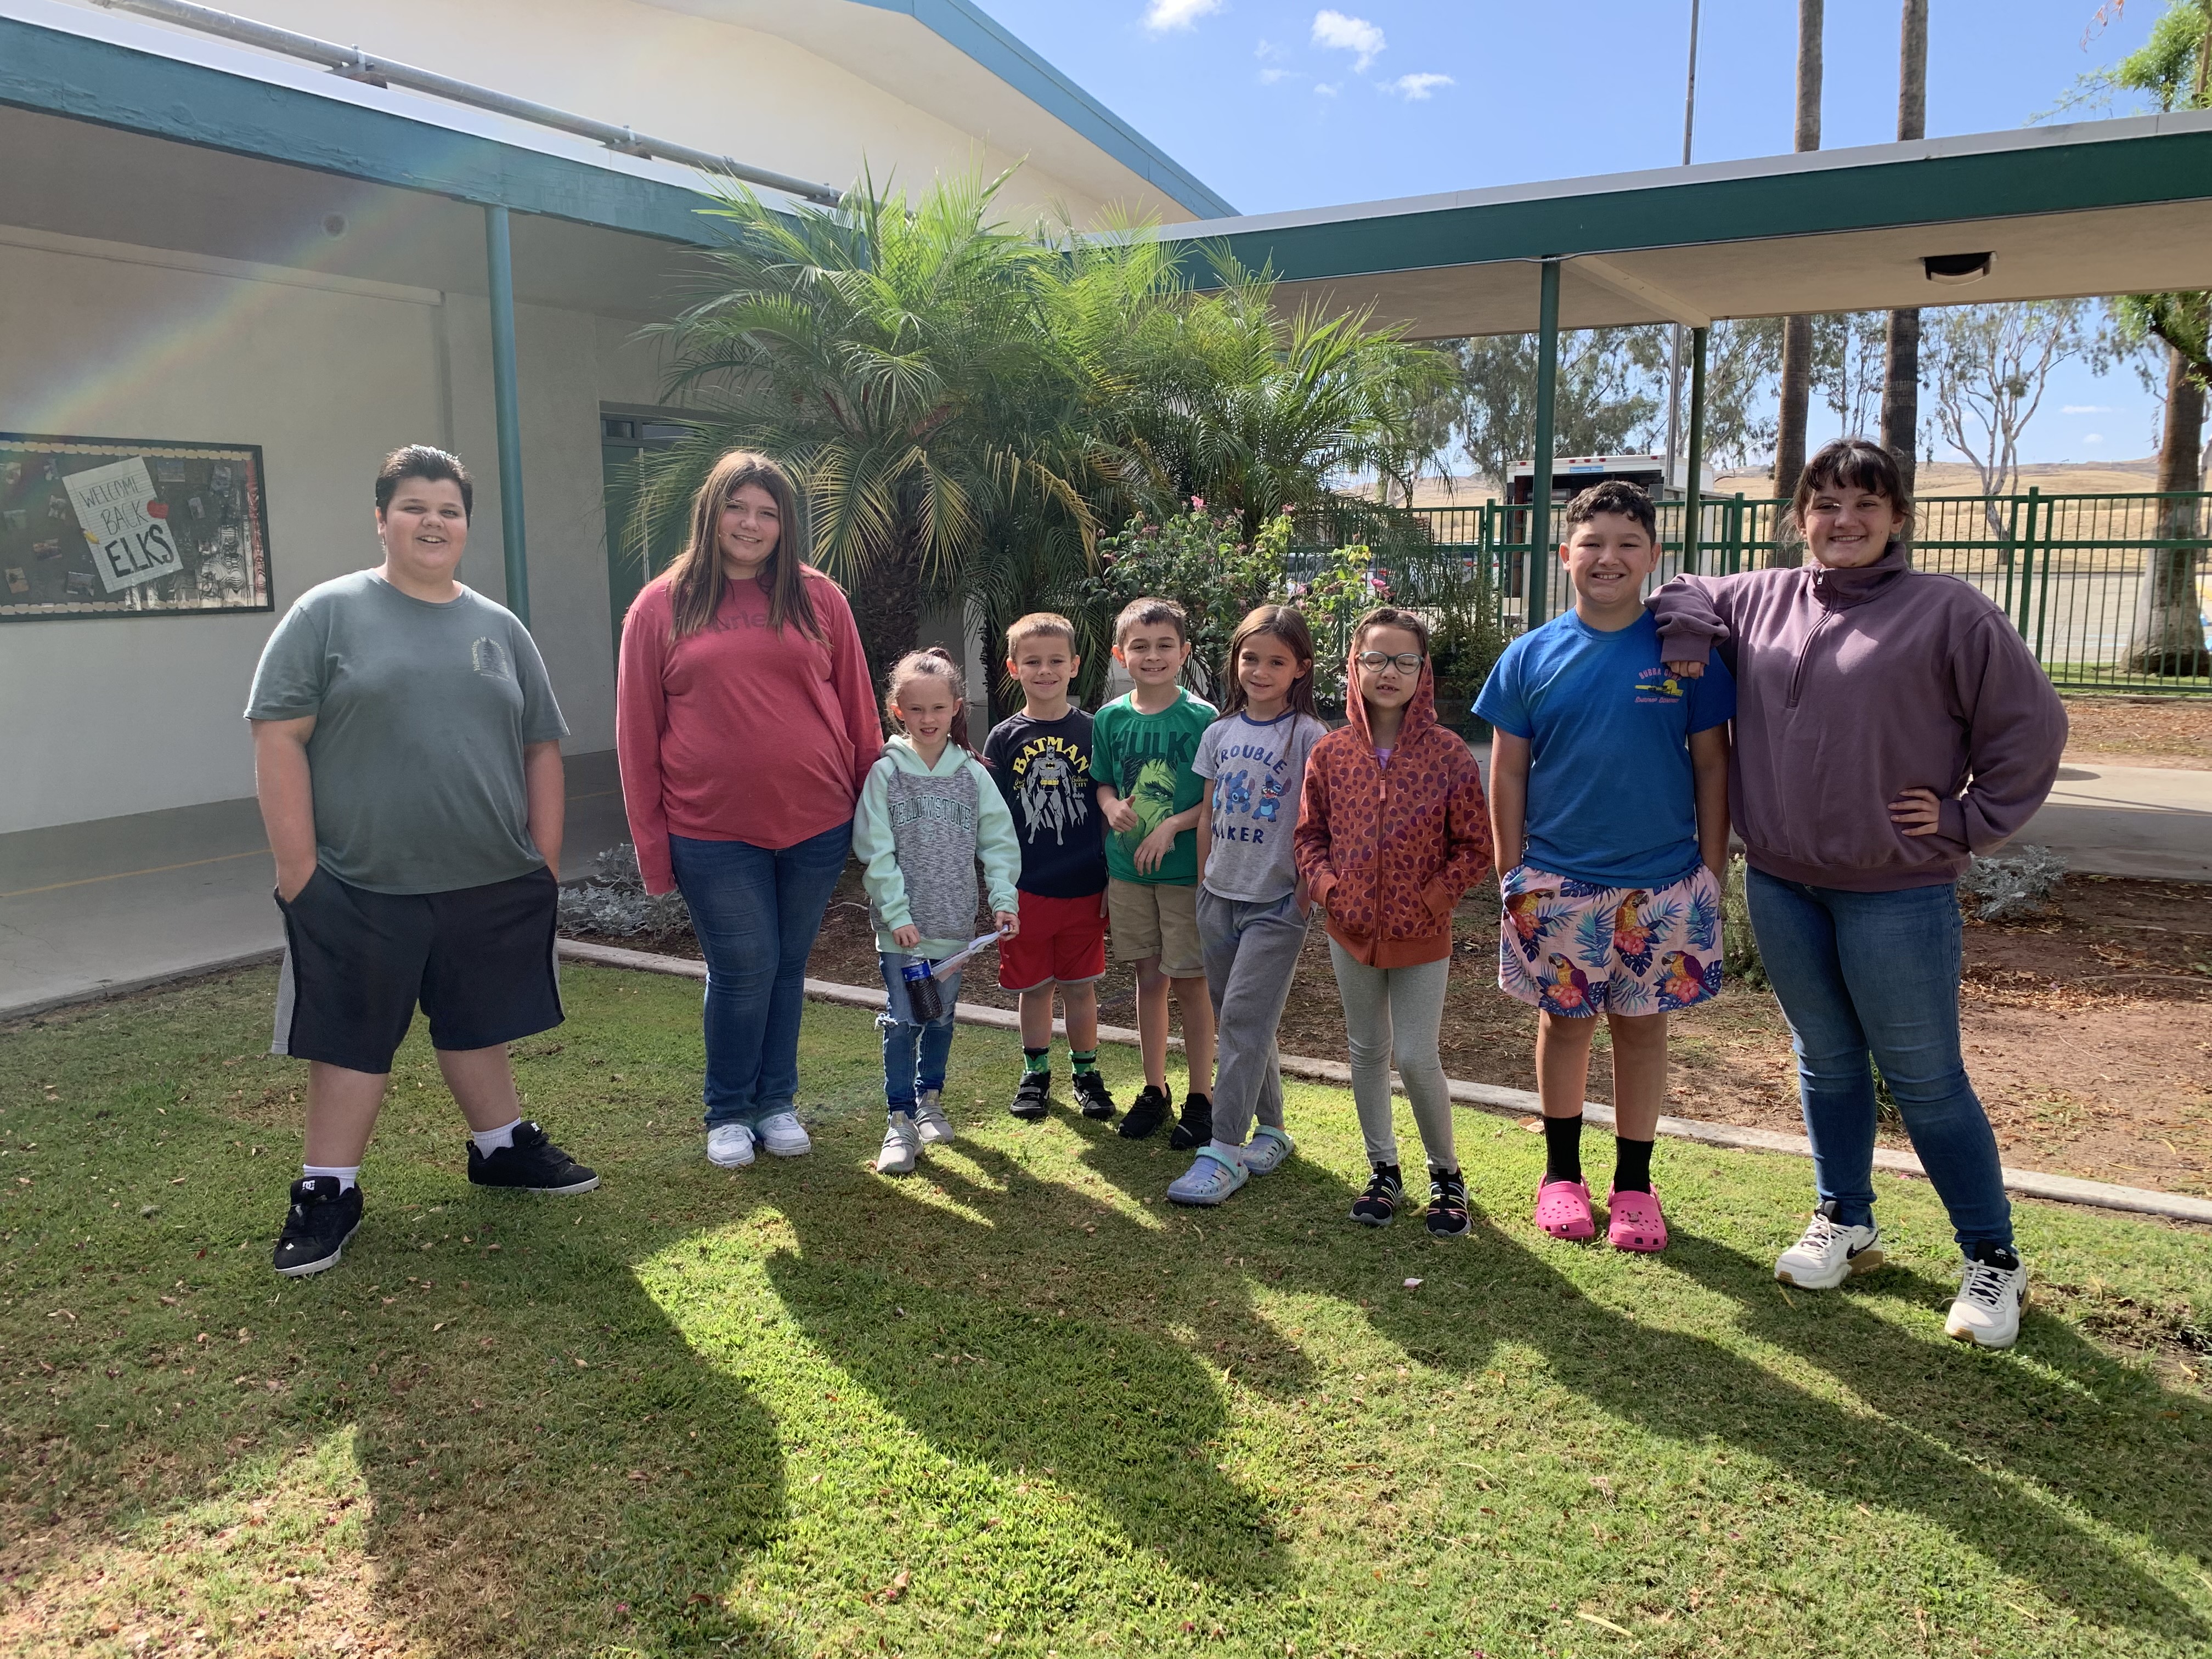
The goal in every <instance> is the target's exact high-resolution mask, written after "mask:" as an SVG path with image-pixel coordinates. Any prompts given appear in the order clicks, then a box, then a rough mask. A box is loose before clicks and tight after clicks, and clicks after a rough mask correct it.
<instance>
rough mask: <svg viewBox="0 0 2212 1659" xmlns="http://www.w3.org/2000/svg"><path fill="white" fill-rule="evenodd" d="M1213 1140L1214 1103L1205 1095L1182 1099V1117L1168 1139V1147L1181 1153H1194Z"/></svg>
mask: <svg viewBox="0 0 2212 1659" xmlns="http://www.w3.org/2000/svg"><path fill="white" fill-rule="evenodd" d="M1211 1139H1213V1102H1212V1100H1211V1099H1209V1098H1208V1097H1206V1096H1205V1095H1185V1096H1184V1097H1182V1119H1181V1121H1178V1122H1177V1123H1176V1126H1175V1133H1173V1134H1171V1135H1170V1136H1169V1137H1168V1145H1169V1146H1172V1147H1174V1148H1175V1149H1176V1151H1177V1152H1194V1151H1195V1150H1197V1149H1198V1148H1199V1147H1200V1146H1205V1145H1206V1142H1207V1141H1209V1140H1211Z"/></svg>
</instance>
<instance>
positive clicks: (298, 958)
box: [246, 444, 599, 1278]
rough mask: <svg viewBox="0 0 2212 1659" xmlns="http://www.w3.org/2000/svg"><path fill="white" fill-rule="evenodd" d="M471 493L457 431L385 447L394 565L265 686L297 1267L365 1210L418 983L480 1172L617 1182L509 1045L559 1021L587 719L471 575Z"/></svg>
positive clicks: (304, 628)
mask: <svg viewBox="0 0 2212 1659" xmlns="http://www.w3.org/2000/svg"><path fill="white" fill-rule="evenodd" d="M473 498H474V487H473V485H472V483H471V480H470V478H469V475H468V471H467V469H466V468H465V467H464V466H462V465H461V464H460V462H459V461H458V460H456V459H454V458H453V456H451V455H448V454H447V453H445V452H444V451H442V450H438V449H432V448H430V447H428V446H427V445H420V444H416V445H410V446H409V447H405V448H404V449H398V450H395V451H393V452H392V454H391V455H389V456H388V457H386V459H385V463H384V465H383V468H382V469H381V470H380V471H379V472H378V474H377V479H376V531H377V535H378V537H379V538H380V539H381V540H382V542H383V544H384V562H383V563H382V564H380V565H379V566H378V567H377V568H375V569H374V570H360V571H356V572H354V573H353V574H350V575H346V576H340V577H338V578H337V580H332V581H327V582H325V583H323V584H322V585H321V586H319V587H316V588H313V589H311V590H309V591H308V592H307V593H305V594H303V595H302V596H301V598H300V599H299V601H298V602H297V603H296V604H295V605H293V607H292V609H291V610H290V611H289V612H287V613H286V615H285V617H284V619H283V621H282V622H281V623H278V624H277V625H276V631H275V632H274V633H273V634H271V635H270V639H269V643H268V646H267V647H265V648H264V651H263V653H262V656H261V663H260V666H259V667H258V669H257V670H256V671H255V672H254V676H253V690H252V694H251V696H250V697H249V698H248V701H247V705H246V719H247V720H250V721H252V726H253V768H254V781H255V787H256V790H257V793H258V794H259V796H260V800H261V816H262V819H263V821H264V823H266V824H267V825H268V829H269V846H270V851H271V852H272V853H274V854H276V906H277V908H278V909H279V910H281V911H282V912H283V917H284V939H285V951H284V968H283V976H282V978H281V980H280V981H279V982H278V987H277V994H276V1038H275V1041H274V1042H272V1043H271V1044H270V1050H271V1052H272V1053H276V1054H290V1055H292V1056H294V1057H295V1058H296V1059H300V1060H307V1062H308V1066H307V1158H306V1162H305V1164H303V1166H302V1168H301V1178H300V1179H299V1180H298V1181H296V1182H293V1183H292V1206H291V1209H290V1211H289V1212H288V1214H287V1216H286V1218H285V1222H284V1228H283V1232H282V1233H281V1234H280V1235H279V1237H278V1238H277V1241H276V1255H275V1266H276V1271H277V1272H278V1273H283V1274H285V1275H286V1276H287V1277H292V1278H296V1277H298V1276H300V1275H301V1274H305V1273H320V1272H322V1271H323V1270H324V1269H325V1268H326V1267H335V1266H336V1265H337V1261H338V1257H339V1255H340V1254H341V1252H343V1249H344V1248H345V1242H346V1240H347V1239H349V1238H350V1237H352V1236H353V1232H354V1229H355V1228H356V1227H357V1226H359V1225H361V1213H362V1196H361V1188H360V1185H359V1184H358V1182H357V1180H356V1177H357V1176H359V1175H360V1173H361V1162H362V1154H363V1153H364V1152H366V1151H367V1150H368V1138H369V1134H370V1132H371V1131H372V1130H373V1129H374V1127H375V1125H376V1115H377V1111H378V1109H379V1108H380V1106H381V1105H382V1103H383V1100H384V1091H385V1085H386V1082H387V1081H388V1079H389V1077H390V1073H391V1071H392V1054H393V1053H394V1052H395V1051H396V1050H397V1049H398V1047H399V1044H400V1041H401V1039H403V1038H404V1036H406V1035H407V1028H408V1026H409V1025H410V1024H411V1023H412V1022H413V1020H414V1017H415V1007H416V1003H417V1002H419V1003H421V1005H422V1010H423V1012H425V1013H426V1014H428V1016H429V1019H430V1044H431V1047H432V1048H433V1049H434V1050H435V1052H436V1054H437V1057H438V1069H439V1071H440V1072H441V1073H443V1074H444V1076H445V1079H446V1083H447V1086H448V1087H449V1088H451V1089H452V1090H453V1097H454V1099H455V1100H457V1101H458V1102H459V1103H460V1108H461V1112H462V1115H464V1116H465V1118H466V1119H467V1120H468V1123H469V1128H470V1131H471V1135H470V1139H471V1142H472V1144H471V1147H470V1149H469V1179H470V1180H471V1182H475V1183H476V1184H477V1185H478V1186H483V1187H505V1188H519V1189H521V1190H525V1191H529V1192H541V1193H580V1192H588V1191H590V1190H591V1189H592V1188H594V1187H596V1186H598V1185H599V1177H598V1176H595V1175H593V1174H592V1171H590V1170H587V1169H585V1168H584V1167H583V1166H582V1165H581V1164H578V1163H577V1162H576V1161H575V1160H574V1159H573V1158H570V1157H569V1156H568V1154H567V1153H566V1152H562V1150H561V1149H560V1148H559V1147H558V1146H555V1145H554V1144H553V1142H552V1141H551V1140H550V1139H548V1137H547V1136H546V1133H545V1132H544V1130H543V1129H541V1128H539V1127H538V1126H537V1125H536V1124H535V1123H526V1122H524V1121H522V1114H521V1109H520V1097H519V1096H518V1095H517V1094H516V1092H515V1086H514V1071H513V1066H512V1065H511V1064H510V1063H509V1061H508V1059H507V1044H508V1043H509V1042H513V1041H514V1040H515V1039H517V1038H519V1037H525V1036H532V1035H534V1034H535V1033H537V1032H539V1031H544V1030H550V1029H551V1028H552V1027H554V1026H556V1025H558V1024H560V1023H561V1018H562V1015H561V989H560V984H559V981H558V980H557V978H556V974H555V969H554V962H553V937H554V926H555V919H556V898H557V896H558V892H559V878H558V877H557V875H556V867H557V866H558V864H559V861H560V857H561V829H562V811H563V807H564V801H563V793H562V772H561V739H562V738H563V737H565V736H566V735H568V727H567V726H565V725H563V724H562V720H561V710H560V708H559V707H558V706H557V705H556V703H555V702H554V701H553V688H552V685H551V684H550V682H549V681H548V679H547V678H546V674H545V665H544V662H542V661H541V660H540V659H539V658H538V647H537V646H536V645H535V644H534V643H533V642H532V640H531V637H530V634H529V630H528V629H525V628H524V627H523V625H522V623H520V621H519V620H517V619H516V618H515V617H514V616H513V614H512V613H511V612H509V611H507V610H506V609H504V608H503V607H501V606H500V605H494V604H493V603H492V602H491V601H490V600H489V599H484V598H483V597H482V596H481V595H480V594H477V593H472V592H470V591H469V590H468V589H467V588H465V587H464V586H461V585H460V584H459V582H458V581H455V580H453V571H454V568H455V567H456V566H457V565H458V564H459V562H460V558H461V554H462V552H463V551H464V550H465V549H466V548H467V546H468V535H469V511H470V508H471V506H472V505H473Z"/></svg>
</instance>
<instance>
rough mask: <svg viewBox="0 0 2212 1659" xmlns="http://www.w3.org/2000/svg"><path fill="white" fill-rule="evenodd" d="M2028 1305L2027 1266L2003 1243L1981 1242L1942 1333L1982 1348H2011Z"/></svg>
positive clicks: (1960, 1285)
mask: <svg viewBox="0 0 2212 1659" xmlns="http://www.w3.org/2000/svg"><path fill="white" fill-rule="evenodd" d="M2026 1306H2027V1268H2026V1267H2023V1266H2021V1260H2020V1257H2019V1256H2017V1255H2015V1254H2014V1253H2013V1252H2012V1251H2010V1250H2008V1249H2005V1248H2004V1246H2002V1245H2001V1244H1978V1245H1976V1246H1975V1247H1974V1253H1973V1255H1971V1256H1969V1257H1968V1258H1967V1259H1966V1276H1965V1277H1964V1278H1963V1279H1960V1281H1959V1294H1958V1296H1957V1297H1955V1298H1954V1300H1953V1301H1952V1304H1951V1313H1950V1316H1949V1317H1948V1319H1946V1320H1945V1321H1944V1322H1943V1334H1944V1335H1946V1336H1948V1337H1950V1338H1953V1339H1954V1340H1957V1341H1960V1342H1972V1344H1974V1345H1975V1346H1977V1347H1982V1348H2009V1347H2010V1346H2012V1345H2013V1344H2014V1343H2015V1341H2017V1340H2019V1339H2020V1310H2021V1309H2022V1308H2024V1307H2026Z"/></svg>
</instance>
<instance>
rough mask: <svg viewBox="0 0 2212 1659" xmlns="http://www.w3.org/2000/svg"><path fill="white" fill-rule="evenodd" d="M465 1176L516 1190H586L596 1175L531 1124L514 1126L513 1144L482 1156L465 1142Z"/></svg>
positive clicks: (595, 1182) (481, 1183) (485, 1184)
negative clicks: (487, 1156)
mask: <svg viewBox="0 0 2212 1659" xmlns="http://www.w3.org/2000/svg"><path fill="white" fill-rule="evenodd" d="M469 1179H470V1181H471V1182H473V1183H475V1184H476V1185H477V1186H479V1187H504V1188H507V1189H508V1190H509V1191H510V1192H518V1193H588V1192H590V1191H591V1190H592V1188H594V1187H596V1186H598V1185H599V1176H596V1175H594V1174H592V1171H590V1170H587V1169H586V1168H585V1167H584V1166H583V1165H582V1164H579V1163H577V1162H576V1160H575V1159H574V1158H571V1157H569V1156H568V1153H566V1152H562V1150H561V1149H560V1148H559V1147H558V1146H555V1145H554V1144H553V1141H552V1138H551V1137H550V1136H549V1135H548V1134H547V1133H545V1131H544V1130H543V1129H541V1128H539V1127H538V1126H537V1125H536V1124H535V1123H529V1122H524V1123H520V1124H518V1125H516V1126H515V1131H514V1144H513V1146H502V1147H501V1148H500V1149H499V1150H498V1151H497V1152H494V1153H493V1154H492V1155H491V1156H490V1157H489V1158H486V1157H485V1156H484V1155H483V1153H482V1152H478V1151H477V1149H476V1143H475V1142H474V1141H471V1142H470V1143H469Z"/></svg>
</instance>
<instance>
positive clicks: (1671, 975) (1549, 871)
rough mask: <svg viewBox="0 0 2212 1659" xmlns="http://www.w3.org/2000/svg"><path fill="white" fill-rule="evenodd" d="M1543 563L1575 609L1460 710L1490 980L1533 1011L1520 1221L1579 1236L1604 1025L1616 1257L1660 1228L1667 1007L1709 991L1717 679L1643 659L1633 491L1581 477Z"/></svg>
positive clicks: (1652, 562) (1719, 712)
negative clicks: (1609, 1053) (1478, 726)
mask: <svg viewBox="0 0 2212 1659" xmlns="http://www.w3.org/2000/svg"><path fill="white" fill-rule="evenodd" d="M1559 562H1560V563H1561V564H1562V565H1563V566H1565V569H1566V574H1567V578H1568V580H1569V581H1571V583H1572V584H1573V586H1574V592H1575V605H1574V609H1573V610H1571V611H1566V612H1565V613H1564V614H1562V615H1560V616H1558V617H1553V619H1552V620H1551V621H1550V622H1547V623H1544V624H1543V625H1542V626H1541V627H1540V628H1534V629H1530V630H1529V631H1528V633H1526V634H1523V635H1522V636H1521V637H1520V638H1519V639H1517V640H1516V641H1513V643H1512V644H1511V645H1510V646H1508V647H1506V648H1505V654H1504V656H1502V657H1500V658H1499V659H1498V666H1497V667H1496V668H1495V669H1493V670H1492V671H1491V676H1490V681H1489V684H1486V685H1485V686H1484V687H1483V688H1482V696H1480V698H1478V699H1477V700H1476V702H1475V705H1474V712H1475V713H1476V714H1479V715H1480V716H1481V717H1482V718H1483V719H1484V720H1488V721H1489V722H1490V724H1491V726H1492V728H1493V730H1494V731H1495V732H1496V736H1495V738H1494V739H1493V741H1492V746H1491V758H1490V822H1491V832H1492V840H1493V842H1495V844H1496V846H1497V849H1498V850H1497V858H1498V870H1499V872H1500V875H1499V878H1498V880H1499V885H1500V886H1501V887H1502V888H1503V890H1504V911H1505V914H1504V919H1503V920H1502V921H1501V923H1500V925H1499V927H1498V988H1499V989H1500V990H1502V991H1504V992H1505V993H1506V994H1507V995H1509V996H1512V997H1517V998H1518V999H1519V1000H1522V1001H1523V1002H1526V1003H1530V1004H1533V1005H1534V1006H1535V1008H1536V1009H1537V1011H1538V1012H1537V1028H1536V1088H1537V1092H1538V1094H1539V1095H1540V1096H1541V1098H1542V1100H1543V1103H1544V1146H1545V1168H1544V1178H1543V1180H1542V1182H1541V1183H1540V1184H1539V1186H1538V1187H1537V1189H1536V1225H1538V1226H1539V1227H1541V1228H1542V1229H1543V1230H1544V1231H1546V1232H1547V1233H1549V1234H1551V1235H1552V1236H1553V1237H1554V1238H1565V1239H1583V1238H1588V1237H1590V1236H1591V1235H1592V1234H1593V1233H1595V1231H1596V1230H1597V1229H1596V1218H1595V1216H1594V1215H1593V1214H1592V1213H1591V1209H1590V1196H1589V1187H1588V1185H1587V1184H1585V1183H1584V1182H1583V1170H1582V1151H1581V1146H1582V1131H1583V1088H1584V1086H1585V1085H1586V1084H1587V1083H1588V1081H1589V1055H1590V1038H1591V1036H1592V1035H1593V1034H1594V1033H1595V1030H1596V1027H1597V1016H1599V1015H1600V1014H1603V1015H1604V1016H1605V1018H1606V1023H1607V1027H1608V1028H1609V1030H1610V1034H1611V1036H1612V1038H1613V1112H1614V1124H1613V1128H1614V1140H1613V1148H1614V1163H1613V1191H1612V1193H1611V1194H1610V1196H1609V1197H1608V1198H1607V1211H1608V1212H1609V1213H1608V1224H1609V1225H1608V1226H1607V1237H1608V1238H1609V1240H1610V1242H1611V1243H1612V1244H1613V1248H1614V1249H1621V1250H1658V1249H1664V1248H1665V1247H1666V1243H1667V1223H1666V1219H1665V1218H1664V1217H1663V1216H1662V1213H1661V1212H1660V1208H1659V1200H1658V1196H1657V1194H1655V1193H1654V1192H1653V1191H1652V1189H1651V1146H1652V1138H1653V1136H1654V1135H1655V1134H1656V1132H1657V1128H1658V1123H1659V1111H1660V1108H1661V1107H1662V1105H1663V1104H1664V1103H1665V1101H1666V1097H1667V1015H1668V1012H1669V1011H1670V1010H1672V1009H1676V1008H1687V1007H1691V1006H1693V1005H1695V1004H1697V1003H1700V1002H1703V1001H1705V1000H1707V999H1708V998H1710V997H1713V996H1717V995H1718V994H1719V993H1720V988H1721V886H1722V882H1723V878H1724V872H1725V870H1726V860H1727V859H1728V835H1729V817H1728V763H1729V745H1728V723H1729V720H1730V719H1731V718H1733V717H1734V715H1735V683H1734V682H1733V681H1732V680H1730V679H1729V676H1728V672H1727V671H1726V670H1724V669H1721V668H1720V665H1718V664H1717V663H1716V664H1715V665H1713V667H1712V668H1710V669H1708V670H1707V671H1706V672H1705V678H1702V679H1678V678H1675V676H1674V674H1672V673H1670V672H1669V671H1668V668H1667V665H1666V664H1665V663H1664V662H1663V661H1662V660H1661V653H1660V649H1659V629H1658V626H1657V624H1656V623H1654V622H1653V621H1652V619H1651V615H1650V612H1649V611H1646V610H1645V609H1644V579H1645V578H1646V577H1648V576H1649V575H1650V574H1651V572H1652V570H1653V569H1654V568H1655V567H1656V565H1657V564H1658V562H1659V541H1658V524H1657V515H1656V513H1654V512H1653V511H1652V507H1651V498H1650V496H1649V495H1645V494H1644V491H1643V490H1641V489H1638V488H1637V487H1636V486H1635V485H1634V484H1632V483H1622V482H1620V481H1618V480H1613V481H1608V482H1607V483H1601V484H1596V485H1594V486H1593V487H1591V488H1590V489H1585V490H1584V491H1583V493H1582V494H1581V495H1577V496H1576V497H1575V498H1574V500H1573V501H1570V502H1569V503H1568V504H1567V512H1566V543H1565V545H1564V546H1562V547H1561V548H1560V549H1559Z"/></svg>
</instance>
